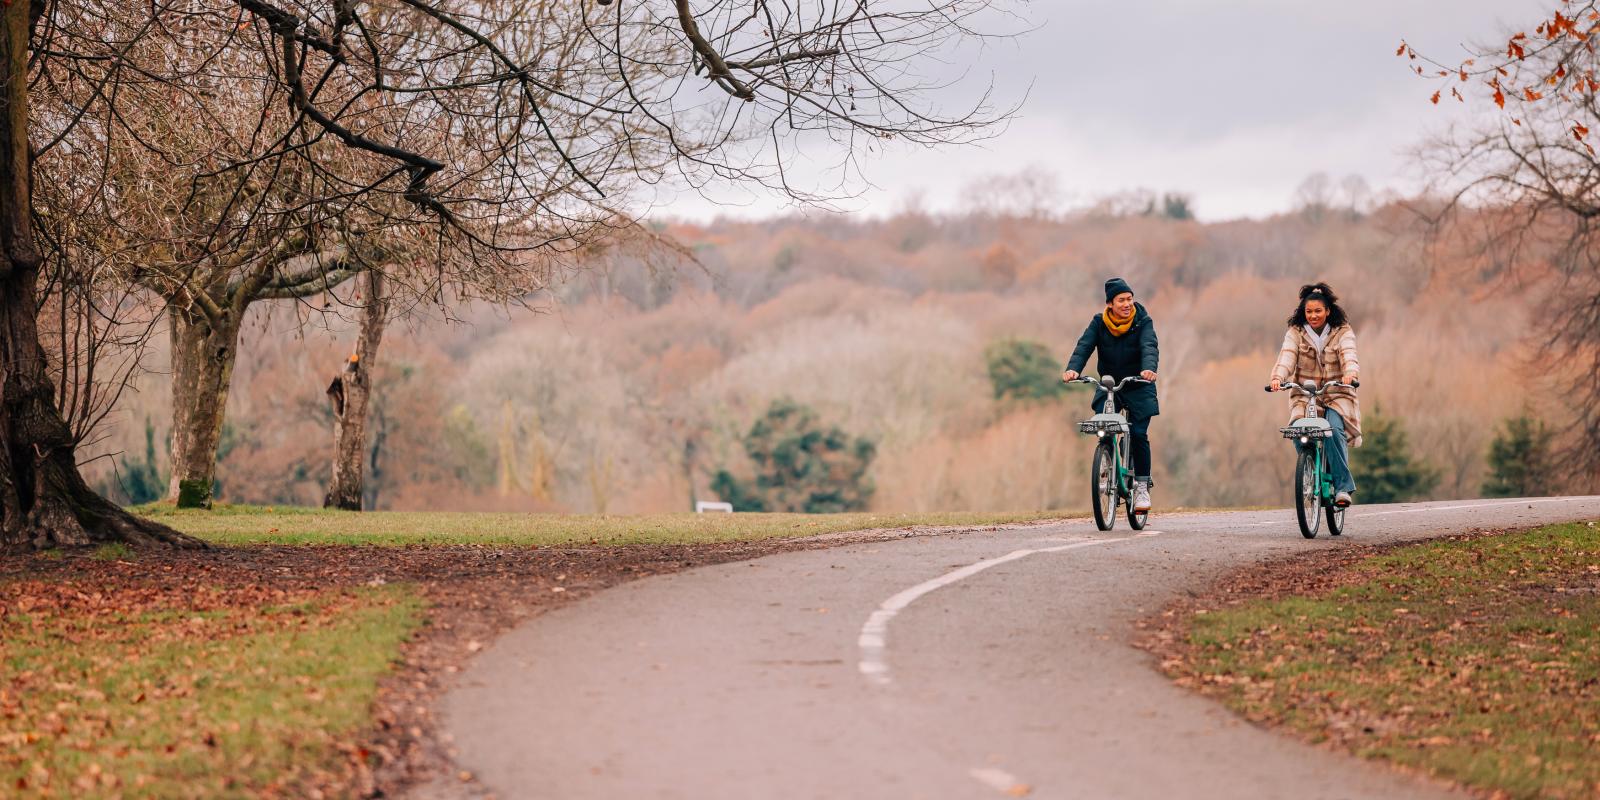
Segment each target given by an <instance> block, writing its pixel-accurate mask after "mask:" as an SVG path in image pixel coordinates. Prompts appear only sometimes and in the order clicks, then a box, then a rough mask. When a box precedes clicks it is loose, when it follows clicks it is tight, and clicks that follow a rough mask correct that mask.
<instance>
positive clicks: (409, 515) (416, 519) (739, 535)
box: [134, 504, 1067, 547]
mask: <svg viewBox="0 0 1600 800" xmlns="http://www.w3.org/2000/svg"><path fill="white" fill-rule="evenodd" d="M134 511H136V512H137V513H139V514H142V515H144V516H147V517H150V518H152V519H156V520H159V521H161V522H163V523H165V524H167V525H170V526H172V527H173V528H176V529H178V530H180V531H182V532H184V533H187V534H190V535H193V536H198V537H200V538H202V539H205V540H206V541H209V542H213V543H216V544H229V545H240V544H330V545H334V544H343V545H463V544H468V545H493V546H522V547H526V546H536V547H553V546H568V545H591V544H600V545H621V544H713V543H717V542H733V541H761V540H764V539H773V538H782V537H795V536H810V535H813V534H820V533H838V532H842V531H856V530H865V529H874V528H911V527H943V526H960V527H966V526H984V525H997V524H1005V523H1015V522H1033V521H1037V520H1046V519H1060V518H1063V517H1065V516H1067V514H1066V513H1065V512H1059V511H1057V512H1048V511H1041V512H1021V513H994V514H987V513H929V514H870V513H859V514H689V513H683V514H642V515H607V514H497V513H452V512H402V511H367V512H353V511H325V510H322V509H307V508H276V507H261V506H220V507H218V508H217V509H214V510H211V511H203V510H183V511H179V510H177V509H176V508H173V507H171V506H167V505H164V504H152V505H147V506H140V507H138V508H136V509H134Z"/></svg>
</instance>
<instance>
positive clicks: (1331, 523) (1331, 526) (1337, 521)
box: [1322, 503, 1345, 536]
mask: <svg viewBox="0 0 1600 800" xmlns="http://www.w3.org/2000/svg"><path fill="white" fill-rule="evenodd" d="M1322 510H1323V511H1326V512H1327V515H1328V533H1331V534H1333V535H1334V536H1338V535H1339V534H1341V533H1344V512H1345V509H1342V508H1336V507H1334V505H1333V504H1332V503H1329V504H1328V505H1327V506H1325V507H1323V509H1322Z"/></svg>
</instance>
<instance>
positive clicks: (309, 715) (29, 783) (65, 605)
mask: <svg viewBox="0 0 1600 800" xmlns="http://www.w3.org/2000/svg"><path fill="white" fill-rule="evenodd" d="M421 616H422V614H421V601H420V600H419V599H418V598H417V597H416V596H415V595H414V594H413V593H412V592H411V591H410V590H409V589H408V588H407V587H405V586H395V585H390V586H384V587H381V588H370V589H369V588H356V589H339V590H322V591H309V590H308V591H286V590H281V589H265V588H261V587H234V588H226V589H225V588H220V587H215V586H209V587H208V586H205V585H193V584H190V585H183V586H174V587H170V588H166V589H163V588H158V587H156V586H153V585H149V584H141V583H132V584H123V585H119V586H107V585H105V584H103V583H99V584H91V583H82V584H80V583H77V582H74V581H71V580H69V581H51V582H45V581H37V580H26V579H24V580H15V581H8V582H5V583H3V584H0V666H3V673H0V787H4V788H3V789H0V794H4V795H6V796H19V797H152V798H157V797H159V798H168V797H254V796H293V795H297V794H300V793H301V792H302V791H307V790H309V787H314V786H317V785H328V784H335V785H352V784H353V783H356V782H357V781H354V780H353V779H352V778H351V777H350V776H349V775H348V774H347V773H351V772H354V771H359V770H362V769H364V766H363V765H362V763H361V762H362V760H363V759H364V757H365V754H363V753H361V752H360V748H359V747H358V746H356V743H357V742H359V740H360V738H361V737H362V736H363V735H364V734H365V729H366V727H368V726H369V725H370V711H371V707H372V703H373V698H374V693H375V692H376V690H377V686H378V681H379V679H380V677H382V676H383V675H384V674H386V673H387V672H388V671H389V669H390V667H391V664H392V662H393V661H394V660H395V658H396V657H397V656H398V652H399V645H400V643H401V641H402V640H404V639H405V638H407V637H408V636H409V635H410V634H411V632H412V631H413V630H414V629H415V628H416V626H417V625H418V624H420V620H421Z"/></svg>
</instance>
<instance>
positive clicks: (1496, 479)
mask: <svg viewBox="0 0 1600 800" xmlns="http://www.w3.org/2000/svg"><path fill="white" fill-rule="evenodd" d="M1554 439H1555V432H1554V431H1552V430H1550V429H1549V428H1547V427H1545V424H1544V422H1543V421H1542V420H1537V419H1534V418H1533V417H1530V416H1528V415H1526V414H1524V415H1522V416H1519V417H1514V418H1512V419H1508V420H1506V421H1505V424H1504V425H1503V426H1502V427H1501V429H1500V431H1499V432H1498V433H1496V434H1495V437H1494V441H1493V442H1490V443H1489V478H1488V480H1486V481H1484V482H1483V496H1484V497H1542V496H1544V495H1547V494H1550V493H1551V489H1550V485H1551V483H1552V482H1554V480H1555V462H1554V460H1553V459H1552V458H1551V454H1550V445H1551V442H1552V441H1553V440H1554Z"/></svg>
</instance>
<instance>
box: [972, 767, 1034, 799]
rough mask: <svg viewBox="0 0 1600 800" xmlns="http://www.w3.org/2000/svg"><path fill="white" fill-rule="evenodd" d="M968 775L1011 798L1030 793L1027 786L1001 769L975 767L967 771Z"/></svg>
mask: <svg viewBox="0 0 1600 800" xmlns="http://www.w3.org/2000/svg"><path fill="white" fill-rule="evenodd" d="M967 774H968V775H971V776H972V777H974V778H977V779H978V782H979V783H981V784H983V785H984V786H987V787H989V788H990V789H993V790H995V791H997V792H1003V793H1005V794H1009V795H1011V796H1012V797H1023V796H1025V795H1027V794H1029V793H1030V791H1031V790H1030V788H1029V786H1028V785H1027V784H1025V783H1023V782H1022V781H1019V780H1017V776H1015V775H1012V774H1011V773H1009V772H1006V771H1005V770H1003V769H995V768H994V767H977V768H974V769H970V770H968V771H967Z"/></svg>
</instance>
